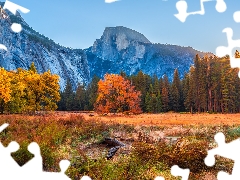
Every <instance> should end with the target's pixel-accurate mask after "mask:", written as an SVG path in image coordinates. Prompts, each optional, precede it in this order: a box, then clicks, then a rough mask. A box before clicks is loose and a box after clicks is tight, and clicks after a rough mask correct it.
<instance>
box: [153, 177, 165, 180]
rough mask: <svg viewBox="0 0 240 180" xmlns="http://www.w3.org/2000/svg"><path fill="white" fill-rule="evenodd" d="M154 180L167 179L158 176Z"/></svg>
mask: <svg viewBox="0 0 240 180" xmlns="http://www.w3.org/2000/svg"><path fill="white" fill-rule="evenodd" d="M154 180H165V178H164V177H162V176H157V177H156V178H155V179H154Z"/></svg>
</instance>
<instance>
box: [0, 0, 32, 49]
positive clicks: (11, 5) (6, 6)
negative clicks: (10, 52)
mask: <svg viewBox="0 0 240 180" xmlns="http://www.w3.org/2000/svg"><path fill="white" fill-rule="evenodd" d="M4 9H8V10H9V11H10V12H11V13H13V14H14V15H16V13H17V10H20V11H21V12H23V13H28V12H29V11H30V10H29V9H27V8H24V7H22V6H19V5H17V4H15V3H12V2H10V1H8V0H6V1H5V4H4V6H3V8H1V7H0V13H1V16H2V17H3V18H7V14H6V13H5V11H4ZM11 29H12V31H13V32H16V33H19V32H21V31H22V26H21V24H18V23H13V24H12V25H11ZM0 49H3V50H5V51H7V47H6V46H5V45H3V44H0Z"/></svg>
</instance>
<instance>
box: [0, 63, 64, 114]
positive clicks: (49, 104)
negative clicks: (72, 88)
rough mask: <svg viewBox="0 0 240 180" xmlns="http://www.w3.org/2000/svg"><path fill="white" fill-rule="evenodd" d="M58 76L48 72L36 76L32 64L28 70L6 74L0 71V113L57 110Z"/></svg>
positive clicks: (18, 70)
mask: <svg viewBox="0 0 240 180" xmlns="http://www.w3.org/2000/svg"><path fill="white" fill-rule="evenodd" d="M58 82H59V76H57V75H55V74H51V72H50V71H47V72H44V73H43V74H38V73H37V70H36V68H35V66H34V64H33V63H32V65H31V67H30V69H29V70H23V69H21V68H19V69H17V71H10V72H7V71H6V70H4V69H3V68H1V69H0V100H1V101H0V102H1V104H0V105H1V106H0V107H1V112H3V111H7V112H10V113H22V112H27V113H33V112H35V111H45V110H47V111H49V110H56V109H57V104H56V103H57V102H58V101H59V100H60V93H59V90H60V86H59V83H58Z"/></svg>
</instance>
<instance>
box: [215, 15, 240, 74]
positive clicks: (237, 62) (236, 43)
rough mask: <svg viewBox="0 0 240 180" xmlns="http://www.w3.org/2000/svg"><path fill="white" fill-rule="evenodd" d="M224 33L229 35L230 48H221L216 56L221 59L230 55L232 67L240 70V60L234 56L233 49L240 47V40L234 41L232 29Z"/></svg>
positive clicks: (227, 29)
mask: <svg viewBox="0 0 240 180" xmlns="http://www.w3.org/2000/svg"><path fill="white" fill-rule="evenodd" d="M239 20H240V17H239ZM222 32H225V33H226V35H227V42H228V47H224V46H219V47H217V48H216V55H217V56H219V57H223V56H225V55H229V57H230V65H231V67H232V68H240V59H239V58H235V55H233V52H232V50H233V48H236V47H240V39H237V40H233V39H232V37H233V30H232V29H231V28H225V29H223V31H222ZM238 76H239V78H240V71H239V73H238Z"/></svg>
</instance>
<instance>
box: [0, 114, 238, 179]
mask: <svg viewBox="0 0 240 180" xmlns="http://www.w3.org/2000/svg"><path fill="white" fill-rule="evenodd" d="M3 123H9V124H10V126H9V127H8V128H6V129H5V130H4V131H3V132H2V133H1V134H0V138H1V142H2V144H3V145H4V146H7V145H8V144H9V143H10V142H11V141H17V142H18V143H19V144H20V150H18V151H17V152H15V153H13V154H12V156H13V158H14V159H15V160H16V161H17V162H18V164H19V165H23V164H25V163H26V162H27V161H29V160H30V159H31V158H33V156H32V155H31V154H30V153H29V152H28V151H27V146H28V144H29V143H31V142H33V141H35V142H37V143H38V144H39V146H40V148H41V154H42V157H43V169H44V170H45V171H56V172H57V171H60V169H59V165H58V163H59V161H60V160H62V159H68V160H70V161H71V166H70V168H69V169H68V170H67V172H66V174H67V175H68V176H69V177H70V178H72V179H80V177H82V176H83V175H88V176H90V177H91V178H92V179H108V180H118V179H119V180H120V179H154V178H155V177H156V176H163V177H165V179H173V180H174V179H180V178H178V177H173V176H172V175H171V173H170V168H171V166H172V165H175V164H177V165H179V166H180V167H181V168H189V169H190V171H191V173H190V177H189V179H200V180H201V179H202V180H203V179H208V180H211V179H216V176H217V173H218V172H219V171H220V170H223V171H227V172H229V173H231V169H232V166H233V161H231V160H228V159H225V158H222V157H216V164H215V165H214V166H213V167H207V166H206V165H205V164H204V158H205V157H206V155H207V150H209V149H212V148H214V147H217V144H216V142H215V141H214V135H215V134H216V133H217V132H223V133H224V135H225V137H226V141H227V142H230V141H231V140H234V139H236V138H238V137H239V136H240V114H208V113H203V114H186V113H184V114H182V113H162V114H139V115H125V114H108V115H105V116H103V115H98V114H96V113H94V112H85V113H79V112H77V113H74V112H71V113H70V112H53V113H48V114H39V115H35V116H29V115H21V114H19V115H1V116H0V124H3ZM106 138H115V139H116V140H118V141H120V142H122V143H124V144H125V146H124V147H121V148H119V150H118V151H117V152H116V154H115V155H114V156H113V157H112V158H110V159H107V158H106V156H107V154H108V151H109V149H110V148H111V147H112V146H111V145H110V144H106V141H105V140H106Z"/></svg>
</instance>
